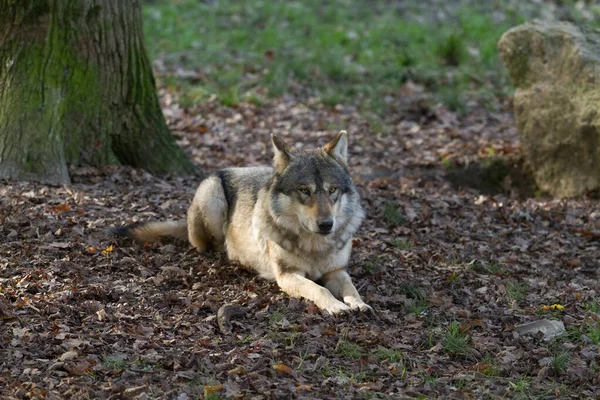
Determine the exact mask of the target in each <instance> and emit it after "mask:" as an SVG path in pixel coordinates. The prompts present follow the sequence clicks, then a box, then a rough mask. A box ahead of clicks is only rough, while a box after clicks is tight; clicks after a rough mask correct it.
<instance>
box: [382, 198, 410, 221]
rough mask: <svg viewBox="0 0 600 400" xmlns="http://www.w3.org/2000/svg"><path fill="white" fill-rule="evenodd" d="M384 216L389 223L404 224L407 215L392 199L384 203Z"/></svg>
mask: <svg viewBox="0 0 600 400" xmlns="http://www.w3.org/2000/svg"><path fill="white" fill-rule="evenodd" d="M381 214H382V215H383V218H385V220H386V221H387V223H388V224H389V225H403V224H404V223H405V222H406V217H405V216H404V213H403V212H402V210H400V207H399V206H398V205H397V204H395V203H392V202H390V201H386V202H385V203H383V211H382V213H381Z"/></svg>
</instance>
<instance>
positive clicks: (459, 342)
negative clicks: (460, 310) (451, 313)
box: [442, 321, 472, 356]
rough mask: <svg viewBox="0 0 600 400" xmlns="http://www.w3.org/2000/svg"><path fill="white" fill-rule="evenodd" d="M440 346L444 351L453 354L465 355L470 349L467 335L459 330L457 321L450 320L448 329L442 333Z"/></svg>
mask: <svg viewBox="0 0 600 400" xmlns="http://www.w3.org/2000/svg"><path fill="white" fill-rule="evenodd" d="M442 346H443V349H444V351H446V352H447V353H449V354H453V355H460V356H467V355H469V354H471V351H472V348H471V344H470V343H469V336H468V335H467V334H466V333H464V332H462V331H461V330H460V323H459V322H458V321H452V323H451V324H450V326H449V327H448V330H447V331H446V332H445V333H444V335H443V337H442Z"/></svg>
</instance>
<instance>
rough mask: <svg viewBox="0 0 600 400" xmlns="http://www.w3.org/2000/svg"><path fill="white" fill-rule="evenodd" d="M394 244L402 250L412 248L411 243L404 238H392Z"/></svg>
mask: <svg viewBox="0 0 600 400" xmlns="http://www.w3.org/2000/svg"><path fill="white" fill-rule="evenodd" d="M392 246H394V247H396V248H398V249H400V250H410V249H411V248H412V246H411V244H410V243H408V242H405V241H404V240H402V239H392Z"/></svg>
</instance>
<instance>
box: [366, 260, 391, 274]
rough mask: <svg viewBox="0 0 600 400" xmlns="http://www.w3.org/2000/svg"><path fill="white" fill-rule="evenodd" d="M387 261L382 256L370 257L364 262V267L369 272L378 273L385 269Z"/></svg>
mask: <svg viewBox="0 0 600 400" xmlns="http://www.w3.org/2000/svg"><path fill="white" fill-rule="evenodd" d="M385 261H386V259H385V258H384V257H381V256H373V257H369V258H367V259H366V260H365V261H364V262H363V268H364V269H365V271H366V272H367V274H369V275H377V274H378V273H380V272H381V271H383V269H384V267H385Z"/></svg>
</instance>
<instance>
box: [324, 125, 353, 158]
mask: <svg viewBox="0 0 600 400" xmlns="http://www.w3.org/2000/svg"><path fill="white" fill-rule="evenodd" d="M323 150H325V152H326V153H327V154H329V155H330V156H332V157H335V158H338V159H340V160H342V161H343V162H347V160H348V134H347V133H346V131H340V133H338V134H337V136H336V137H335V138H334V139H333V140H332V141H331V142H329V143H327V144H326V145H325V146H324V147H323Z"/></svg>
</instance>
